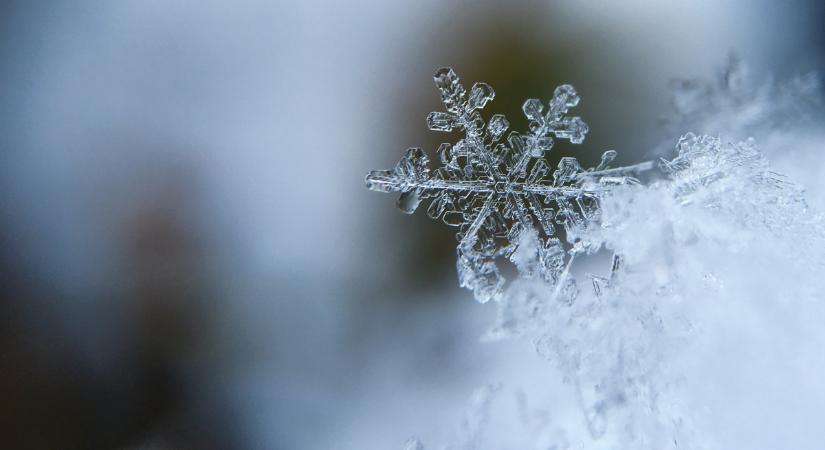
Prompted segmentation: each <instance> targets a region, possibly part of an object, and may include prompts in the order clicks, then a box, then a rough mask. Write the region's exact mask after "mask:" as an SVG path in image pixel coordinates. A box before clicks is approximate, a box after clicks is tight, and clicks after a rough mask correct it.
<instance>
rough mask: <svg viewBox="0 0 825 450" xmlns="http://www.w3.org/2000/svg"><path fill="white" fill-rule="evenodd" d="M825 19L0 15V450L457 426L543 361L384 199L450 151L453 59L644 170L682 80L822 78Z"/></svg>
mask: <svg viewBox="0 0 825 450" xmlns="http://www.w3.org/2000/svg"><path fill="white" fill-rule="evenodd" d="M823 19H825V7H823V6H822V3H821V2H819V1H816V0H791V1H786V2H776V1H771V0H756V1H754V0H732V1H728V2H719V1H712V0H699V1H668V2H665V1H661V2H657V1H653V0H629V1H623V2H610V1H595V0H584V1H582V0H567V1H528V0H524V1H521V0H520V1H507V2H504V1H502V2H490V1H488V2H470V1H450V2H445V1H435V0H418V1H415V2H412V1H409V2H403V3H402V2H386V1H378V0H374V1H359V2H348V3H338V2H331V1H300V2H284V1H280V0H276V1H257V0H239V1H234V2H213V1H200V2H185V1H169V0H163V1H161V0H140V1H119V2H104V1H90V0H75V1H71V2H69V1H52V2H23V1H5V2H3V3H2V5H0V55H1V56H2V64H0V119H1V121H0V405H2V406H0V423H2V427H3V432H2V440H3V441H4V443H3V445H2V447H3V448H15V449H24V448H38V449H39V448H44V449H50V448H65V449H70V448H129V449H132V448H134V449H144V448H153V449H166V448H250V449H303V448H307V449H328V448H347V449H348V448H353V449H386V448H400V447H401V446H402V445H403V442H404V441H405V440H406V439H407V438H408V437H410V436H413V435H423V436H424V437H425V438H427V439H428V440H431V441H436V442H438V441H440V440H442V441H443V440H445V439H448V438H449V436H450V435H451V434H452V433H453V432H454V430H455V426H456V424H457V423H458V422H459V419H460V417H461V412H462V410H463V408H464V405H465V400H466V399H467V398H468V397H469V396H470V394H471V393H472V392H473V391H474V390H475V389H476V388H477V387H478V386H480V385H483V384H484V383H488V382H498V381H502V380H509V381H512V380H520V379H523V380H522V381H523V382H524V383H525V384H530V383H531V381H530V380H529V378H530V375H531V374H532V373H534V372H533V368H535V367H537V366H540V365H541V364H542V363H541V362H540V361H538V358H537V357H536V356H535V355H533V352H532V350H531V349H530V348H523V347H524V346H523V345H517V344H513V343H495V344H492V343H485V344H481V343H479V337H480V336H481V335H482V334H483V332H484V331H485V329H486V327H487V326H488V325H489V324H490V322H491V321H492V318H493V316H494V314H495V311H494V307H493V306H492V305H484V306H482V305H479V304H477V303H475V302H474V301H473V299H472V294H471V293H470V292H469V291H465V290H461V289H459V288H458V285H457V281H456V275H455V238H454V230H453V229H450V228H448V227H444V226H442V225H441V224H439V223H437V222H435V221H430V220H428V219H427V218H426V216H425V214H416V215H414V216H405V215H402V214H400V213H399V212H398V211H397V210H396V209H395V207H394V204H395V198H394V197H393V196H388V195H380V194H377V193H374V192H369V191H367V190H366V189H365V187H364V183H363V177H364V175H365V173H366V172H367V171H368V170H372V169H384V168H390V167H392V165H394V164H395V162H396V161H397V160H398V158H399V157H400V156H401V155H402V153H403V151H404V150H405V149H406V148H407V147H412V146H421V147H423V148H424V149H425V150H426V151H427V152H428V153H429V154H430V155H431V156H434V150H435V148H436V147H437V145H438V143H440V142H447V141H450V140H451V139H452V136H447V135H437V134H434V133H431V132H429V131H427V129H426V126H425V122H424V118H425V117H426V114H427V113H428V112H429V111H432V110H438V109H440V104H439V98H438V94H437V92H436V90H435V88H434V85H433V83H432V78H431V77H432V74H433V73H434V72H435V70H436V69H437V68H439V67H441V66H445V65H450V66H452V67H453V68H454V69H455V70H456V72H457V73H458V74H459V75H460V76H461V77H462V78H463V79H464V80H465V82H466V83H467V85H468V86H469V85H470V84H472V82H474V81H486V82H488V83H490V84H491V85H492V86H493V87H494V88H495V90H496V100H495V101H494V102H493V103H492V104H491V105H489V106H488V107H487V108H486V110H485V114H491V113H494V112H497V113H504V114H506V115H507V117H508V118H509V119H510V122H511V123H512V124H513V127H514V128H515V129H523V128H524V127H525V126H526V121H525V120H524V119H523V117H522V115H521V113H520V106H521V103H522V102H523V101H524V100H525V99H526V98H530V97H538V98H542V99H547V98H549V97H550V95H551V94H552V92H553V89H554V87H555V86H556V85H558V84H560V83H564V82H567V83H572V84H574V85H575V86H576V88H577V90H578V91H579V93H580V94H581V96H582V103H581V104H580V106H579V107H578V108H577V109H576V114H578V115H581V116H582V117H583V118H584V119H585V121H587V123H588V124H589V125H590V130H591V131H590V133H589V135H588V138H587V141H586V142H585V144H584V145H582V146H573V147H571V146H570V145H569V144H567V145H564V144H559V145H558V146H557V147H556V148H555V149H554V151H555V152H556V154H557V155H559V156H561V155H571V154H575V155H577V156H579V157H580V159H582V160H583V162H587V163H592V162H595V161H596V160H597V158H598V155H600V154H601V153H602V151H604V150H605V149H608V148H614V149H616V150H618V151H619V161H618V162H619V163H632V162H636V161H640V160H642V159H644V158H647V157H650V156H651V154H652V152H653V151H654V149H655V148H656V147H657V145H659V144H660V143H661V142H662V141H663V140H667V139H671V140H673V142H674V143H675V140H676V139H677V138H678V136H671V135H667V134H665V133H664V131H663V128H662V126H661V120H660V119H661V117H662V116H663V115H664V114H666V113H667V112H668V111H670V108H671V104H670V101H671V98H670V95H669V91H668V89H669V88H668V82H669V80H671V79H673V78H691V77H714V76H716V74H717V73H718V72H719V70H720V69H721V68H723V66H724V64H725V61H726V59H727V57H728V55H729V54H730V53H731V52H735V53H736V54H738V55H739V56H740V57H741V58H742V59H743V60H745V61H747V62H748V64H749V65H750V66H751V70H752V72H753V73H758V74H765V75H766V76H767V75H774V76H776V77H777V78H782V77H787V76H792V75H794V74H797V73H804V72H808V71H812V70H820V71H821V70H822V69H823V65H825V31H823V29H825V27H823ZM685 131H689V130H685ZM557 157H558V156H557ZM543 380H544V381H547V379H546V376H545V378H544V379H543ZM539 381H542V380H539ZM532 382H533V383H534V384H536V383H537V382H536V380H533V381H532ZM539 384H540V383H539ZM547 384H550V383H549V382H548V383H547ZM542 395H547V396H548V397H547V398H551V397H549V396H551V395H553V393H552V392H544V394H542Z"/></svg>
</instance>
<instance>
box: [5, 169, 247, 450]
mask: <svg viewBox="0 0 825 450" xmlns="http://www.w3.org/2000/svg"><path fill="white" fill-rule="evenodd" d="M190 182H191V180H190V179H188V178H187V177H186V176H182V174H180V173H177V172H175V171H171V172H170V173H169V174H168V176H167V177H166V179H165V180H163V181H162V183H165V185H164V186H160V187H159V188H158V189H157V190H155V191H154V193H155V195H156V196H155V197H152V198H144V199H140V201H138V202H137V204H136V206H137V208H136V211H135V212H134V215H133V217H131V219H129V220H127V222H126V223H125V225H124V227H123V230H122V231H123V233H122V242H123V245H124V248H123V251H122V252H121V255H122V260H123V261H122V264H123V266H124V267H125V268H126V270H125V279H126V282H125V283H123V285H117V284H113V285H109V286H103V287H100V288H98V289H95V290H91V291H87V292H82V293H81V294H79V295H73V294H71V293H67V292H60V291H59V290H54V289H50V288H49V286H50V285H51V283H49V282H48V280H43V279H39V278H38V276H37V275H34V274H33V273H31V272H30V271H29V270H27V268H26V267H25V265H24V264H23V262H22V260H21V259H20V258H19V257H18V255H16V254H15V250H16V248H15V246H14V245H13V244H11V243H10V242H8V238H7V237H6V236H3V241H2V244H3V245H2V246H0V249H1V250H0V264H1V267H2V280H3V285H2V288H1V289H2V290H1V291H0V308H2V326H0V333H1V334H0V352H2V355H3V357H2V359H0V397H2V399H3V400H2V405H3V406H2V409H1V410H0V411H2V412H0V420H1V421H2V423H3V428H4V432H3V447H4V448H15V449H27V448H32V449H39V448H66V449H69V448H116V447H123V446H128V447H134V448H231V447H232V445H231V444H232V439H230V435H229V434H228V433H229V431H228V429H227V428H226V427H224V426H215V424H214V423H210V421H213V420H215V418H214V417H210V415H214V413H213V412H212V410H211V409H210V408H204V409H200V408H198V409H196V410H193V409H192V408H193V406H192V405H193V404H197V403H199V402H200V401H201V400H200V399H193V398H190V397H188V396H189V395H192V394H193V391H192V390H191V389H187V388H185V386H186V385H187V384H188V383H190V382H191V380H188V379H187V377H188V375H187V371H186V370H185V364H187V363H190V362H191V361H193V360H197V358H202V357H203V344H204V343H205V342H208V338H207V335H208V333H209V328H208V323H207V321H206V320H204V314H205V313H206V312H208V311H209V305H208V300H209V298H210V296H211V295H212V294H211V293H210V292H209V286H210V282H209V281H208V277H207V274H206V270H205V269H204V264H203V263H204V256H205V255H204V254H203V249H202V247H201V244H200V238H199V237H198V236H197V234H196V233H195V230H194V229H193V228H191V227H190V226H188V225H187V224H186V223H185V220H184V219H183V217H182V216H183V215H185V211H186V210H187V209H188V208H189V207H190V205H189V204H188V202H189V199H188V198H187V196H186V194H185V192H186V190H187V189H190V188H191V187H190V186H189V183H190ZM54 302H73V303H74V304H75V305H76V306H75V308H76V309H77V311H76V313H77V314H78V315H84V314H88V315H89V316H87V317H79V318H74V319H69V318H67V317H60V316H58V315H57V314H58V313H57V311H58V309H57V308H56V306H57V305H56V304H55V303H54ZM90 304H96V305H97V308H100V309H101V310H102V311H95V310H94V309H90V306H89V305H90ZM64 307H65V306H64ZM72 320H76V321H78V322H79V324H80V326H79V327H78V326H73V325H71V324H70V323H68V322H71V321H72ZM90 340H91V341H95V342H88V341H90ZM78 342H87V344H86V345H81V346H78ZM89 352H91V353H89ZM225 424H226V418H221V421H220V422H219V425H225Z"/></svg>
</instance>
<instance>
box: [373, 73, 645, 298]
mask: <svg viewBox="0 0 825 450" xmlns="http://www.w3.org/2000/svg"><path fill="white" fill-rule="evenodd" d="M434 80H435V84H436V87H437V88H438V90H439V92H440V93H441V101H442V103H443V104H444V109H445V111H437V112H432V113H430V114H429V115H428V116H427V126H428V127H429V128H430V130H433V131H445V132H446V131H453V130H458V131H462V132H463V134H464V137H463V138H462V139H460V140H458V142H456V143H455V144H448V143H445V144H441V145H440V146H439V148H438V155H439V159H440V162H441V166H440V167H438V168H437V169H435V170H434V171H430V169H429V167H428V163H429V160H428V158H427V156H426V154H425V153H424V152H423V151H422V150H421V149H420V148H411V149H409V150H407V153H406V154H405V155H404V157H403V158H401V160H400V161H399V162H398V164H396V166H395V168H394V169H392V170H377V171H372V172H370V173H368V174H367V177H366V184H367V187H368V188H369V189H371V190H374V191H379V192H400V193H401V197H400V198H399V200H398V206H399V208H400V209H401V210H402V211H403V212H405V213H408V214H409V213H412V212H414V211H415V209H416V208H417V207H418V205H419V204H420V203H421V202H422V201H424V200H428V201H429V202H430V203H429V206H428V208H427V214H428V215H429V216H430V217H431V218H433V219H441V220H442V221H443V222H444V223H445V224H447V225H450V226H455V227H458V229H459V230H458V235H457V237H458V241H459V242H458V248H457V263H456V266H457V270H458V279H459V284H460V285H461V286H462V287H466V288H468V289H471V290H472V291H473V293H474V295H475V297H476V299H477V300H478V301H480V302H482V303H483V302H487V301H489V300H491V299H495V298H498V296H499V295H500V294H501V292H502V288H503V286H504V278H503V277H502V276H501V272H500V271H499V268H498V266H497V264H496V262H497V260H498V259H499V258H502V257H504V258H509V259H510V260H512V261H513V262H514V263H515V264H516V267H517V268H518V270H519V271H520V272H521V273H522V274H523V275H524V276H527V277H539V278H541V279H544V280H546V281H548V282H550V283H554V284H556V285H557V286H559V287H562V286H567V284H569V283H570V282H571V280H566V279H565V278H566V275H567V272H568V269H569V267H570V262H572V258H573V257H574V256H575V255H576V254H578V253H581V252H586V251H593V250H595V246H593V245H590V244H589V243H586V242H581V241H580V236H582V235H583V231H585V230H586V229H587V227H588V226H590V225H591V224H593V223H595V221H597V220H598V216H599V200H600V198H601V196H602V194H603V193H604V192H606V191H607V190H609V189H610V188H611V187H612V186H615V185H616V184H626V183H633V182H636V180H635V178H633V175H634V174H635V173H637V172H640V171H643V170H647V169H649V168H650V167H652V164H651V163H642V164H637V165H635V166H629V167H620V168H610V167H609V164H610V163H611V162H612V161H613V159H614V158H615V157H616V151H615V150H608V151H606V152H605V153H604V154H603V155H602V159H601V163H600V164H599V165H598V166H597V167H595V168H590V169H583V168H582V167H581V165H580V164H579V162H578V160H577V159H576V158H573V157H569V156H568V157H564V158H561V161H560V162H559V164H558V167H557V168H556V169H555V170H552V169H551V168H550V166H549V165H548V164H547V161H546V160H545V159H544V157H545V155H546V153H547V152H549V151H550V150H551V149H552V148H553V145H554V141H555V140H556V139H562V140H568V141H570V142H571V143H573V144H581V143H582V142H584V138H585V135H586V134H587V131H588V127H587V124H586V123H585V122H584V121H583V120H582V119H581V118H580V117H569V116H567V112H568V111H569V110H570V108H573V107H575V106H576V105H577V104H578V103H579V96H578V94H577V93H576V90H575V89H574V88H573V86H570V85H568V84H565V85H562V86H559V87H557V88H556V90H555V91H554V93H553V97H552V98H551V99H550V101H549V102H548V103H547V104H546V105H545V104H544V103H543V102H542V101H540V100H538V99H529V100H527V101H526V102H525V103H524V106H523V108H522V109H523V111H524V115H525V116H526V117H527V119H529V120H530V125H529V132H527V133H519V132H514V131H513V132H510V134H509V135H508V136H507V138H506V139H502V138H503V137H504V134H505V132H506V131H507V129H508V128H509V126H510V123H509V122H508V121H507V119H506V118H505V117H504V116H503V115H501V114H495V115H493V116H492V117H491V118H490V120H489V122H487V123H486V124H485V122H484V119H483V117H482V116H481V113H480V110H481V109H482V108H484V107H485V106H486V105H487V104H488V103H489V102H490V101H491V100H493V98H494V97H495V91H493V88H492V87H491V86H490V85H488V84H487V83H475V84H474V85H473V86H472V87H471V88H470V91H469V93H468V91H467V90H466V89H465V88H464V86H463V85H462V84H461V81H460V80H459V78H458V76H457V75H456V73H455V72H454V71H453V69H451V68H442V69H439V70H438V71H437V72H436V74H435V76H434ZM559 226H561V227H562V228H563V229H564V230H565V237H566V240H567V244H565V243H563V242H561V241H560V240H559V239H558V238H557V237H556V233H557V229H558V227H559ZM524 246H526V247H529V248H526V247H525V248H526V250H525V251H521V252H517V250H518V249H519V248H520V247H524ZM525 255H526V256H525ZM569 291H570V290H569V289H568V288H565V292H569Z"/></svg>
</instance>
